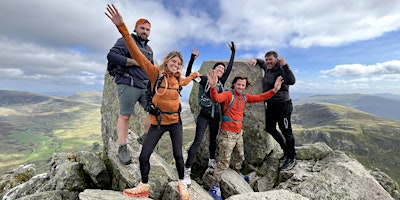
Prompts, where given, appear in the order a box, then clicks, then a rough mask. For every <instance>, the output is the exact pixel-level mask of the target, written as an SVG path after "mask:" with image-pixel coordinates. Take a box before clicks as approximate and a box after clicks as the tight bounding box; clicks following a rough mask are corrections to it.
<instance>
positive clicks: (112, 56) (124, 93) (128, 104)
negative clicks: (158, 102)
mask: <svg viewBox="0 0 400 200" xmlns="http://www.w3.org/2000/svg"><path fill="white" fill-rule="evenodd" d="M150 28H151V24H150V22H149V21H148V20H147V19H143V18H141V19H138V20H137V21H136V24H135V29H134V32H135V33H136V34H134V33H132V34H131V36H132V38H133V40H134V41H135V42H136V44H137V46H138V47H139V49H140V51H141V52H142V54H143V55H145V56H146V58H147V59H148V60H149V61H150V62H151V63H153V64H154V59H153V50H152V49H151V47H150V46H149V45H148V44H147V43H148V42H149V39H148V37H149V35H150ZM107 60H108V62H110V63H112V64H114V65H117V73H116V74H115V80H114V81H115V84H116V87H117V90H118V101H119V116H118V122H117V134H118V143H119V145H120V146H119V149H118V158H119V160H120V162H121V163H123V164H125V165H128V164H130V163H131V162H132V161H131V155H130V152H129V150H128V148H127V145H126V138H127V136H128V125H129V119H130V116H131V115H134V114H135V110H134V107H135V104H136V102H139V103H140V105H141V106H142V107H143V108H144V109H145V110H147V101H148V97H147V95H148V93H149V90H150V89H151V86H150V84H149V78H148V77H147V75H146V73H144V71H143V69H142V68H141V67H140V66H139V65H138V63H137V62H136V61H135V60H134V59H133V58H132V56H131V55H130V54H129V51H128V48H127V46H126V44H125V42H124V39H123V38H119V39H118V40H117V42H116V43H115V45H114V46H113V47H112V48H111V49H110V51H109V53H108V54H107ZM149 116H150V115H148V117H147V119H146V121H145V127H144V132H145V133H146V132H147V131H148V129H149V127H150V117H149ZM143 135H145V134H143ZM138 141H140V140H138Z"/></svg>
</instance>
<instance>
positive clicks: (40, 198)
mask: <svg viewBox="0 0 400 200" xmlns="http://www.w3.org/2000/svg"><path fill="white" fill-rule="evenodd" d="M77 197H78V192H77V191H67V190H52V191H44V192H38V193H35V194H31V195H27V196H24V197H21V198H19V199H18V200H64V199H78V198H77Z"/></svg>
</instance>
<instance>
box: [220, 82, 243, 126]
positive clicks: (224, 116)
mask: <svg viewBox="0 0 400 200" xmlns="http://www.w3.org/2000/svg"><path fill="white" fill-rule="evenodd" d="M230 91H231V94H232V99H231V101H230V102H229V104H228V107H226V109H225V110H224V112H223V115H222V121H223V122H228V121H232V120H231V118H230V117H229V116H228V115H226V113H228V112H229V111H230V110H229V109H230V108H231V107H232V105H233V102H234V101H235V99H236V97H235V93H234V91H233V89H231V90H230ZM242 97H243V100H244V102H245V103H246V101H247V100H246V95H245V94H244V93H242ZM233 121H235V120H233ZM242 122H244V113H243V120H242Z"/></svg>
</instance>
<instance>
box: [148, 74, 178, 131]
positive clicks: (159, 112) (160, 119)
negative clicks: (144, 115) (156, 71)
mask: <svg viewBox="0 0 400 200" xmlns="http://www.w3.org/2000/svg"><path fill="white" fill-rule="evenodd" d="M175 78H176V80H177V81H178V85H179V87H178V88H169V87H168V83H167V84H166V86H167V87H164V86H161V82H162V80H163V79H164V75H161V76H159V77H158V78H157V81H156V84H155V85H154V88H153V92H152V96H151V99H153V96H154V94H155V93H156V92H157V90H158V88H165V89H168V90H176V91H178V93H179V96H182V95H181V91H182V85H181V81H180V77H175ZM149 104H151V105H153V102H152V101H151V100H150V102H149ZM153 107H154V108H155V109H156V110H158V111H157V112H156V113H155V114H153V115H155V116H156V119H157V124H158V126H157V128H160V126H161V121H162V114H167V115H172V114H175V113H178V116H179V122H180V123H182V119H181V111H182V106H181V104H180V103H179V108H178V111H176V112H164V111H162V110H160V109H159V108H158V107H156V106H154V105H153ZM151 114H152V113H151Z"/></svg>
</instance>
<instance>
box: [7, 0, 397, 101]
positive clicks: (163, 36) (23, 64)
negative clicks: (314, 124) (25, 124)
mask: <svg viewBox="0 0 400 200" xmlns="http://www.w3.org/2000/svg"><path fill="white" fill-rule="evenodd" d="M107 3H115V5H116V6H117V8H118V9H119V10H120V12H121V13H122V15H123V17H124V19H125V22H126V24H127V25H128V28H129V29H130V30H133V26H134V23H135V21H136V20H137V19H138V18H140V17H145V18H147V19H149V20H150V22H151V23H152V30H151V35H150V43H149V44H150V45H151V47H152V48H153V50H154V53H155V59H156V60H157V61H159V62H160V61H161V60H162V57H163V56H164V55H165V54H166V53H168V52H169V51H171V50H178V51H181V52H182V53H183V55H184V57H185V59H186V60H185V64H187V61H188V59H189V56H190V52H191V49H192V48H197V49H198V50H199V51H200V52H201V55H200V57H199V58H198V59H197V60H196V61H195V64H194V70H198V68H199V67H200V65H201V63H202V62H203V61H205V60H227V59H229V56H230V50H229V48H228V46H227V44H228V42H230V41H234V42H235V43H236V45H237V53H236V59H238V60H244V59H249V58H260V59H262V58H263V55H264V54H265V52H267V51H269V50H275V51H277V52H278V53H279V54H280V56H282V57H284V58H285V59H286V60H287V62H288V64H289V65H290V67H291V69H292V70H293V71H294V72H295V75H296V78H297V83H296V85H294V86H293V87H291V91H292V92H305V93H318V94H347V93H363V94H375V93H392V94H398V95H400V84H399V83H400V41H399V40H400V39H399V38H400V12H399V11H398V10H399V9H400V1H398V0H385V1H380V0H356V1H347V0H335V1H333V0H321V1H311V0H304V1H294V0H288V1H284V2H279V3H278V2H277V1H270V0H246V1H242V0H215V1H214V0H197V1H195V0H188V1H178V0H165V1H161V0H159V1H150V0H146V1H136V0H131V1H105V0H85V1H77V0H75V1H71V0H68V1H67V0H58V1H53V0H35V1H19V0H16V1H5V0H2V1H0V26H1V30H0V89H1V90H24V91H31V92H37V93H64V94H70V93H74V92H80V91H88V90H97V91H101V90H102V88H103V79H104V73H105V70H106V54H107V53H108V51H109V49H110V48H111V47H112V46H113V45H114V43H115V41H116V40H117V39H118V38H119V37H120V35H119V33H118V31H117V30H116V28H115V27H114V25H113V24H112V23H111V22H110V21H109V19H108V18H107V17H106V16H105V15H104V12H105V8H106V4H107ZM185 91H186V92H185V94H186V93H188V91H190V87H186V89H185ZM186 95H187V94H186Z"/></svg>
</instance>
